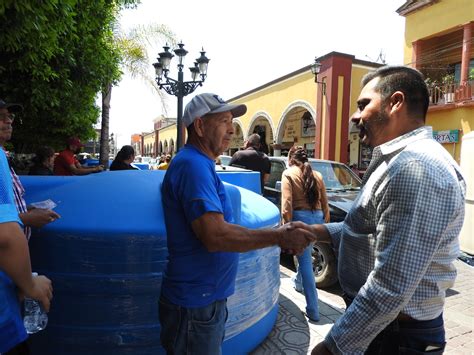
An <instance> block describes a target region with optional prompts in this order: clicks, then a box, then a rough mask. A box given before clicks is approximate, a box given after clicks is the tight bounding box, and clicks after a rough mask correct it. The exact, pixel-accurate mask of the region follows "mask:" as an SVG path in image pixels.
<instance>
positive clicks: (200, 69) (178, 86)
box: [153, 43, 209, 151]
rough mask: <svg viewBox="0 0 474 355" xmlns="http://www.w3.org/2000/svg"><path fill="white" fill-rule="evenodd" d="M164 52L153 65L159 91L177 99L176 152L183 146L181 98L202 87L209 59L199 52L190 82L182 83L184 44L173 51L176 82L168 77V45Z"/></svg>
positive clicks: (170, 56)
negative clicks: (175, 58) (176, 63)
mask: <svg viewBox="0 0 474 355" xmlns="http://www.w3.org/2000/svg"><path fill="white" fill-rule="evenodd" d="M163 49H164V51H163V52H161V53H159V54H158V55H159V57H158V58H157V59H158V62H157V63H154V64H153V66H154V67H155V74H156V78H155V80H156V83H157V84H158V87H159V88H160V89H164V90H165V91H166V92H167V93H168V94H170V95H173V96H176V97H177V98H178V117H177V121H176V130H177V131H178V132H177V139H176V142H177V148H176V149H177V151H179V149H180V148H181V147H182V146H183V145H184V131H183V127H182V118H183V97H184V96H186V95H189V94H191V93H192V92H193V91H194V90H196V88H197V87H198V86H202V84H203V83H204V80H206V76H207V66H208V64H209V58H207V57H206V52H205V51H204V49H202V51H201V56H200V57H199V58H197V59H196V61H195V62H194V66H193V67H190V68H189V70H190V71H191V79H192V80H191V81H184V79H183V77H184V73H183V68H184V64H183V61H184V57H185V56H186V54H188V51H187V50H186V49H184V44H183V43H179V44H178V48H176V49H175V50H174V54H175V55H176V56H177V57H178V80H176V79H173V78H170V77H169V76H168V73H169V70H170V69H169V68H170V64H171V59H172V58H173V57H174V55H173V54H172V53H171V52H170V51H169V49H170V47H168V45H166V46H164V47H163Z"/></svg>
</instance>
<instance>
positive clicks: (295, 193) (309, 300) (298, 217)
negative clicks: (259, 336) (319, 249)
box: [281, 146, 329, 322]
mask: <svg viewBox="0 0 474 355" xmlns="http://www.w3.org/2000/svg"><path fill="white" fill-rule="evenodd" d="M288 164H289V166H290V167H289V168H288V169H286V170H285V171H284V172H283V175H282V181H281V218H282V223H288V222H291V221H302V222H304V223H307V224H321V223H324V222H329V206H328V200H327V196H326V188H325V186H324V182H323V178H322V176H321V174H320V173H319V172H317V171H314V170H313V169H312V168H311V164H310V163H309V162H308V153H307V152H306V150H305V149H304V148H303V147H300V146H293V147H292V148H291V149H290V151H289V153H288ZM312 250H313V245H312V244H310V245H309V246H308V247H307V248H306V249H305V250H304V252H303V254H302V255H301V256H298V270H297V273H296V277H295V279H294V281H295V289H296V290H297V291H299V292H301V291H304V295H305V298H306V313H305V314H306V316H307V317H308V318H309V319H310V320H312V321H315V322H317V321H319V309H318V293H317V291H316V281H315V279H314V273H313V263H312V258H311V253H312Z"/></svg>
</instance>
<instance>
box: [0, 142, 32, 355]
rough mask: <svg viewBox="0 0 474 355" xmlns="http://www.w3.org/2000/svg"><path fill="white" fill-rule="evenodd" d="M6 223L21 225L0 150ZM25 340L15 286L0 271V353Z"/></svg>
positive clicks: (0, 216)
mask: <svg viewBox="0 0 474 355" xmlns="http://www.w3.org/2000/svg"><path fill="white" fill-rule="evenodd" d="M7 222H17V223H20V224H21V222H20V218H19V216H18V211H17V209H16V206H15V202H14V200H13V186H12V178H11V176H10V169H9V167H8V162H7V159H6V157H5V152H4V151H3V149H0V223H7ZM26 338H27V334H26V331H25V327H24V326H23V320H22V318H21V314H20V304H19V302H18V297H17V294H16V286H15V284H14V283H13V281H12V280H11V279H10V278H9V277H8V276H7V275H6V274H5V273H4V272H3V271H0V353H4V352H7V351H8V350H10V349H11V348H13V347H14V346H15V345H17V344H19V343H21V342H22V341H24V340H25V339H26Z"/></svg>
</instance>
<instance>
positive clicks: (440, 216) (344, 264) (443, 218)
mask: <svg viewBox="0 0 474 355" xmlns="http://www.w3.org/2000/svg"><path fill="white" fill-rule="evenodd" d="M465 193H466V182H465V180H464V178H463V176H462V174H461V172H460V170H459V166H458V165H457V164H456V162H455V161H454V160H453V159H452V157H451V156H450V155H449V153H448V152H447V151H446V150H445V149H444V148H443V147H442V146H441V145H440V144H438V143H437V142H436V141H435V140H434V139H433V138H432V130H431V127H421V128H418V129H416V130H414V131H411V132H409V133H407V134H405V135H403V136H401V137H398V138H396V139H394V140H392V141H390V142H387V143H385V144H383V145H380V146H378V147H376V148H375V149H374V152H373V156H372V161H371V162H370V165H369V168H368V169H367V172H366V174H365V176H364V180H363V187H362V190H361V192H360V194H359V196H358V198H357V199H356V201H354V204H353V206H352V208H351V210H350V211H349V213H348V214H347V216H346V218H345V220H344V222H340V223H331V224H327V225H326V227H327V229H328V231H329V233H330V235H331V238H332V240H333V242H334V244H335V246H336V247H338V249H339V259H338V273H339V280H340V283H341V287H342V288H343V290H344V292H346V293H347V294H348V295H349V296H350V297H355V299H354V302H353V303H352V305H351V307H349V308H348V309H347V310H346V312H345V314H344V315H343V316H342V317H341V318H340V319H339V320H338V321H337V322H336V323H335V325H334V326H333V328H332V329H331V331H330V333H329V334H328V335H327V337H326V339H325V343H326V345H327V346H328V348H329V349H330V350H331V351H332V352H333V353H335V354H340V353H344V354H362V353H364V351H365V350H366V349H367V347H368V346H369V344H370V343H371V342H372V340H373V339H374V338H375V336H376V335H377V334H378V333H380V332H381V331H382V330H383V329H384V328H385V327H386V326H387V325H388V324H389V323H390V322H392V321H393V320H394V319H395V318H396V317H397V315H398V314H399V313H403V314H406V315H409V316H411V317H412V318H415V319H417V320H429V319H434V318H436V317H437V316H439V315H440V314H441V313H442V311H443V305H444V298H445V295H446V290H447V289H448V288H449V287H451V286H453V284H454V279H455V277H456V269H455V267H454V265H453V261H454V260H455V259H456V258H457V256H458V254H459V241H458V235H459V232H460V230H461V227H462V224H463V221H464V199H465Z"/></svg>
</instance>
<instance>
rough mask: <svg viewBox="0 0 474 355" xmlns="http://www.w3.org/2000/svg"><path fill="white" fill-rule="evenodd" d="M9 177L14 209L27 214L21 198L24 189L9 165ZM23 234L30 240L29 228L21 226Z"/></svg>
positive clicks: (23, 199)
mask: <svg viewBox="0 0 474 355" xmlns="http://www.w3.org/2000/svg"><path fill="white" fill-rule="evenodd" d="M5 154H6V156H7V158H8V157H9V154H8V152H5ZM9 165H10V164H9ZM10 175H11V177H12V183H13V197H14V200H15V205H16V208H17V210H18V214H22V213H26V212H28V209H27V208H26V202H25V198H24V197H23V196H24V195H25V188H24V187H23V185H22V184H21V181H20V178H19V177H18V175H17V174H16V173H15V170H14V169H13V167H12V166H11V165H10ZM23 232H24V233H25V236H26V239H27V240H30V237H31V227H27V226H25V225H24V224H23Z"/></svg>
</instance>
